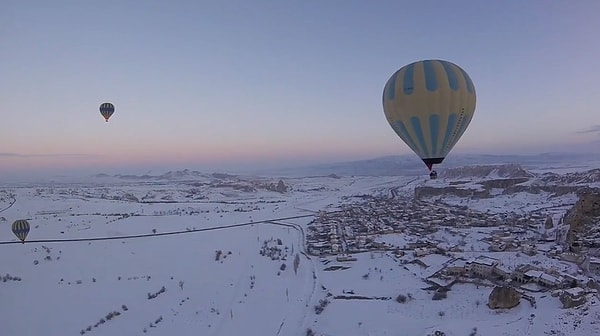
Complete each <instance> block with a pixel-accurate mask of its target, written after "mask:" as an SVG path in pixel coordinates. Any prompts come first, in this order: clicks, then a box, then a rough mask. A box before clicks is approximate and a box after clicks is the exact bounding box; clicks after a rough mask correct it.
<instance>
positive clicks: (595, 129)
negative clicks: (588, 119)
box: [577, 125, 600, 136]
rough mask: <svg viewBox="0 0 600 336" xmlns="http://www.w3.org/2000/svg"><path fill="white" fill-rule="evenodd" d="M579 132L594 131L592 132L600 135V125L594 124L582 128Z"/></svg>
mask: <svg viewBox="0 0 600 336" xmlns="http://www.w3.org/2000/svg"><path fill="white" fill-rule="evenodd" d="M577 133H583V134H589V133H592V134H596V135H598V136H600V125H593V126H591V127H589V128H587V129H584V130H581V131H579V132H577Z"/></svg>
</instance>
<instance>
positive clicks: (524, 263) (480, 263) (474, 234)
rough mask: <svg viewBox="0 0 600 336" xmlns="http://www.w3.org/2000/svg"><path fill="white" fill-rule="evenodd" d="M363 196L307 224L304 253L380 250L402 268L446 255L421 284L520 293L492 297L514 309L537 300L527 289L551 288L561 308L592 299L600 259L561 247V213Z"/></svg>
mask: <svg viewBox="0 0 600 336" xmlns="http://www.w3.org/2000/svg"><path fill="white" fill-rule="evenodd" d="M361 198H363V202H359V203H353V204H347V205H342V206H341V211H339V212H336V213H331V214H329V213H325V212H322V213H321V214H320V216H319V217H318V218H316V219H315V220H314V221H313V222H312V223H311V224H309V226H308V231H307V252H308V253H310V254H312V255H315V256H321V257H326V256H335V257H336V260H337V261H338V262H348V261H355V260H356V257H354V256H353V254H357V253H365V252H367V253H368V252H370V253H381V252H385V253H388V254H389V255H390V256H392V257H393V258H394V259H395V260H396V261H397V262H398V264H399V265H406V264H416V265H420V266H421V267H422V268H428V267H429V265H428V264H427V262H426V261H425V257H427V256H432V255H437V256H443V257H445V258H446V259H444V261H443V263H442V267H441V268H437V269H435V270H432V271H430V272H429V273H427V274H426V275H425V276H423V281H425V282H426V283H427V284H429V285H433V286H432V287H431V289H433V290H434V291H435V292H436V293H440V292H444V291H447V290H449V287H451V286H452V285H453V284H454V283H456V282H470V283H476V284H478V285H487V286H490V287H494V286H496V287H497V288H504V289H510V290H511V291H512V292H513V294H514V295H512V297H515V298H517V301H516V303H515V302H514V300H513V301H512V302H509V303H504V304H498V303H492V300H490V304H489V305H490V308H511V307H514V306H515V305H516V304H518V299H519V298H524V299H527V300H529V302H530V303H531V304H532V305H535V299H534V297H533V296H531V295H529V294H528V293H535V292H545V291H551V292H552V296H555V297H558V296H560V300H561V302H562V303H563V305H564V307H565V308H567V307H574V306H578V305H581V304H583V303H584V302H585V300H586V295H587V294H594V295H596V296H597V290H598V289H599V288H598V285H597V280H599V279H600V258H595V257H589V256H587V255H586V254H584V253H581V251H580V250H577V251H573V250H572V249H571V248H570V246H569V245H567V244H565V238H566V235H567V232H568V226H565V225H561V224H562V218H556V216H554V217H553V216H552V215H550V214H548V213H543V212H541V211H537V212H532V213H528V214H517V213H514V212H510V213H502V214H493V213H485V212H477V211H474V210H472V209H468V208H466V207H463V206H451V205H447V204H434V203H431V202H424V201H421V200H412V199H398V198H393V197H379V196H370V197H369V196H362V197H361ZM554 222H557V223H556V224H555V223H554ZM387 237H390V238H389V239H387ZM511 253H512V254H511ZM495 254H497V255H498V257H495V256H494V255H495ZM508 255H512V256H515V257H513V258H507V256H508ZM509 259H510V261H509ZM513 259H514V260H513ZM505 296H506V295H505ZM509 296H510V295H509ZM509 301H510V300H509ZM493 306H494V307H493Z"/></svg>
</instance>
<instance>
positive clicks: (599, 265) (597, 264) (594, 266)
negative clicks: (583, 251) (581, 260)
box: [588, 257, 600, 274]
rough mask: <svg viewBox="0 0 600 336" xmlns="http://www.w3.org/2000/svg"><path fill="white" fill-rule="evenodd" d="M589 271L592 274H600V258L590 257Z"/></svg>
mask: <svg viewBox="0 0 600 336" xmlns="http://www.w3.org/2000/svg"><path fill="white" fill-rule="evenodd" d="M588 271H589V272H590V273H592V274H600V258H597V257H590V260H589V264H588Z"/></svg>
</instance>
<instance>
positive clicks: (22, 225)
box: [12, 219, 29, 243]
mask: <svg viewBox="0 0 600 336" xmlns="http://www.w3.org/2000/svg"><path fill="white" fill-rule="evenodd" d="M12 232H13V233H14V234H15V236H17V238H19V239H20V240H21V242H23V243H25V238H27V234H28V233H29V222H28V221H27V220H25V219H17V220H16V221H15V222H14V223H13V225H12Z"/></svg>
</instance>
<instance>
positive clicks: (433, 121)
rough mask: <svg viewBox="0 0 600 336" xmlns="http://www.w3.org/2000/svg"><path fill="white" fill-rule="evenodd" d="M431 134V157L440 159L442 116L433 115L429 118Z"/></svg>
mask: <svg viewBox="0 0 600 336" xmlns="http://www.w3.org/2000/svg"><path fill="white" fill-rule="evenodd" d="M429 132H430V133H431V156H432V157H439V156H440V155H439V153H438V140H439V139H438V137H439V135H438V133H440V115H439V114H433V115H431V116H430V117H429Z"/></svg>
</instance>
